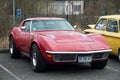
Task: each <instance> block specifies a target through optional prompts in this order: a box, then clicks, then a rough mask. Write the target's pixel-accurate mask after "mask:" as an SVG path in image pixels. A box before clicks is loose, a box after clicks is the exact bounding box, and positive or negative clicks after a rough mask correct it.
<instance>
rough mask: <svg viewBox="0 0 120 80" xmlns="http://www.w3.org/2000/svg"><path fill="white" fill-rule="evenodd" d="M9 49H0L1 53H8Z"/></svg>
mask: <svg viewBox="0 0 120 80" xmlns="http://www.w3.org/2000/svg"><path fill="white" fill-rule="evenodd" d="M8 52H9V49H0V53H8Z"/></svg>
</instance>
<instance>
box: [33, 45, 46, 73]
mask: <svg viewBox="0 0 120 80" xmlns="http://www.w3.org/2000/svg"><path fill="white" fill-rule="evenodd" d="M31 52H32V57H31V64H32V68H33V70H34V71H35V72H43V71H45V70H46V68H47V62H46V61H45V60H44V58H43V57H42V54H41V52H40V50H39V48H38V47H37V45H36V44H33V46H32V51H31Z"/></svg>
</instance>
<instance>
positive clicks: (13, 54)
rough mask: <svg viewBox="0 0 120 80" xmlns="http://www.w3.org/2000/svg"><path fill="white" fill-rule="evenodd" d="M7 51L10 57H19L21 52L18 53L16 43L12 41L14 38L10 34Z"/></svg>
mask: <svg viewBox="0 0 120 80" xmlns="http://www.w3.org/2000/svg"><path fill="white" fill-rule="evenodd" d="M9 52H10V56H11V58H20V56H21V54H20V53H19V51H18V50H17V48H16V45H15V43H14V39H13V37H12V36H11V37H10V39H9Z"/></svg>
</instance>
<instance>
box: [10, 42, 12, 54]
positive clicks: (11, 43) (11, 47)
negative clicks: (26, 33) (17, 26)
mask: <svg viewBox="0 0 120 80" xmlns="http://www.w3.org/2000/svg"><path fill="white" fill-rule="evenodd" d="M10 54H13V44H12V43H11V44H10Z"/></svg>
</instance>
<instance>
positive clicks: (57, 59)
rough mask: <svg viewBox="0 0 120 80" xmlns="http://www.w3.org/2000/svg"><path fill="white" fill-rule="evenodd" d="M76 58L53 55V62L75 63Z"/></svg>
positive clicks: (68, 55)
mask: <svg viewBox="0 0 120 80" xmlns="http://www.w3.org/2000/svg"><path fill="white" fill-rule="evenodd" d="M76 59H77V56H76V55H75V54H62V55H60V54H56V55H54V61H55V62H75V61H76Z"/></svg>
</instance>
